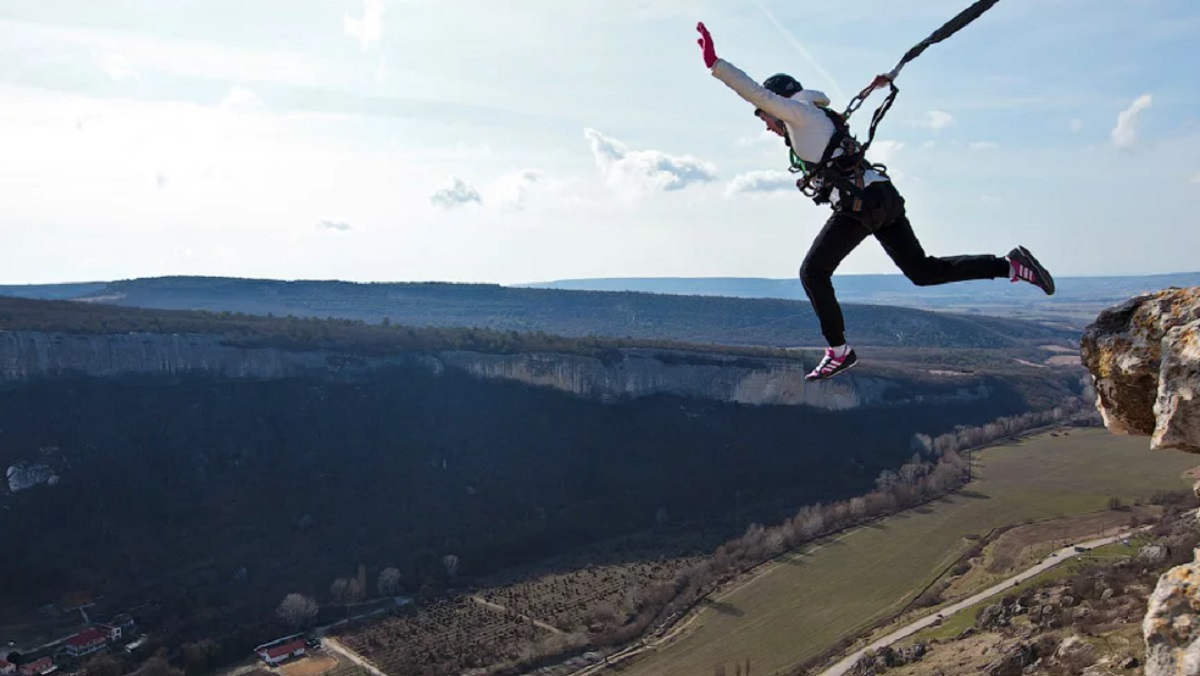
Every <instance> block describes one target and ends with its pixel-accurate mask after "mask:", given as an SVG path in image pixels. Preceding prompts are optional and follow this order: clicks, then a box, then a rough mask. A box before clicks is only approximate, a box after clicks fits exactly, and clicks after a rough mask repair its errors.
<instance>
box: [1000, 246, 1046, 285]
mask: <svg viewBox="0 0 1200 676" xmlns="http://www.w3.org/2000/svg"><path fill="white" fill-rule="evenodd" d="M1008 267H1009V269H1010V270H1011V271H1012V281H1013V282H1029V283H1030V284H1032V285H1034V286H1036V287H1037V288H1039V289H1041V290H1042V291H1045V292H1046V295H1047V296H1053V295H1054V278H1053V277H1051V276H1050V273H1049V272H1046V268H1043V267H1042V264H1041V263H1039V262H1038V259H1036V258H1034V257H1033V254H1031V253H1029V249H1026V248H1025V247H1023V246H1019V247H1017V248H1015V249H1013V250H1012V251H1010V252H1008Z"/></svg>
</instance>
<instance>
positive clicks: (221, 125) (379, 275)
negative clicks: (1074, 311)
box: [0, 0, 1200, 283]
mask: <svg viewBox="0 0 1200 676" xmlns="http://www.w3.org/2000/svg"><path fill="white" fill-rule="evenodd" d="M967 4H968V2H967V0H956V1H947V0H922V1H921V2H919V3H913V2H909V3H897V2H895V1H894V0H845V1H842V2H822V3H816V2H808V1H798V0H762V2H755V1H749V2H742V1H741V0H729V1H723V2H718V1H717V0H570V1H566V2H557V3H546V2H533V1H532V0H513V2H511V3H508V4H507V5H506V6H505V7H504V8H503V9H500V8H499V5H500V3H495V2H484V1H483V0H436V1H435V0H407V1H398V0H397V1H393V0H365V1H364V0H345V1H343V0H286V1H285V0H275V1H272V2H266V1H263V0H173V1H170V2H168V1H166V0H119V1H118V0H3V2H0V191H2V192H3V194H4V199H3V200H0V283H26V282H55V281H77V280H93V279H123V278H132V277H142V276H153V275H167V274H202V275H231V276H241V277H271V278H281V279H333V278H336V279H346V280H355V281H382V280H449V281H484V282H497V283H517V282H527V281H542V280H549V279H558V278H576V277H598V276H677V275H678V276H727V275H729V276H754V277H775V278H783V277H790V276H793V275H794V274H795V272H796V268H797V267H798V265H799V263H800V261H801V259H802V258H803V256H804V253H805V251H806V249H807V247H808V245H809V243H810V242H811V240H812V238H813V236H814V235H815V234H816V233H817V231H818V230H819V228H820V226H821V224H822V223H823V222H824V220H825V218H826V216H827V215H828V211H827V207H818V206H816V205H813V204H812V203H811V202H809V201H807V200H806V199H805V198H804V197H803V196H802V195H800V194H799V193H798V192H797V191H796V190H795V189H794V187H791V179H790V177H788V176H787V175H786V174H785V173H784V169H785V168H786V165H787V153H786V149H785V148H783V147H782V145H781V143H780V141H779V140H778V139H776V138H774V137H771V136H769V135H767V134H766V133H765V132H764V131H763V130H762V129H761V126H760V124H759V123H758V121H757V120H756V119H755V118H753V117H752V116H751V115H750V111H751V109H750V108H749V107H748V106H747V104H745V103H744V102H742V101H741V100H740V99H738V98H737V97H736V95H734V94H733V93H732V92H731V91H729V90H728V89H726V88H725V87H724V85H722V84H721V83H720V82H718V81H717V80H716V79H714V78H712V77H711V76H710V75H709V74H708V72H707V70H706V69H705V68H704V66H703V63H702V60H701V57H700V52H699V48H698V47H697V45H696V42H695V40H696V33H695V24H696V22H697V21H698V20H702V21H704V22H705V23H706V24H707V25H708V27H709V29H710V30H711V31H712V33H713V36H714V39H715V42H716V47H717V53H718V54H719V55H720V56H722V57H724V58H726V59H728V60H730V61H731V62H733V63H734V64H735V65H737V66H739V67H741V68H743V69H744V70H746V71H747V72H748V73H750V74H751V75H752V76H754V77H755V78H756V79H759V80H761V79H763V78H765V77H766V76H767V75H770V74H772V73H774V72H778V71H786V72H790V73H792V74H793V75H795V76H796V77H797V78H799V79H800V80H801V81H802V82H803V83H804V84H805V86H807V87H809V88H814V89H820V90H822V91H824V92H826V93H828V94H829V95H830V96H832V97H833V98H834V105H835V107H837V108H839V109H840V108H842V107H844V106H845V104H846V100H845V98H844V96H845V95H846V94H847V93H853V92H855V91H857V90H859V89H860V88H861V87H862V86H863V85H865V84H866V83H867V82H869V81H870V80H871V78H872V76H874V75H875V74H876V73H878V72H883V71H886V70H888V69H890V68H891V67H892V66H893V65H894V64H895V62H896V61H897V59H898V58H899V57H900V55H901V54H903V53H904V51H905V50H907V49H908V48H909V47H910V46H912V45H913V44H914V43H916V42H917V41H919V40H920V39H922V38H924V37H925V36H926V35H928V34H929V33H930V32H931V31H932V30H933V29H935V28H936V27H938V26H939V25H941V23H942V22H943V21H945V20H946V19H948V18H949V17H951V16H953V15H954V14H955V13H957V12H958V11H960V10H961V9H963V8H964V7H965V6H966V5H967ZM1198 34H1200V6H1197V5H1196V3H1195V2H1194V0H1105V1H1104V2H1096V0H1001V1H1000V3H999V4H998V5H996V7H995V8H994V9H992V10H991V11H990V12H989V13H987V14H985V15H984V16H983V17H982V18H981V19H980V20H979V21H977V22H976V23H974V24H972V25H971V26H969V27H968V28H967V29H965V30H964V31H963V32H962V33H960V34H958V35H956V36H955V37H953V38H951V40H949V41H947V42H944V43H942V44H939V45H936V46H934V47H932V48H930V49H929V50H928V51H927V52H926V53H925V54H924V55H923V56H922V57H921V58H920V59H918V60H917V61H916V62H914V63H912V64H911V65H909V66H908V67H907V68H906V69H905V71H904V72H903V74H902V75H901V77H900V79H899V80H898V82H897V84H898V85H899V87H900V89H901V93H900V97H899V99H898V101H897V103H896V105H895V107H894V108H893V109H892V111H891V113H890V114H889V116H888V118H887V120H886V121H885V122H884V124H883V126H882V128H881V130H880V133H879V136H878V139H877V141H876V145H875V148H874V153H873V154H874V159H875V160H877V161H884V162H886V163H887V164H888V166H889V167H890V168H891V170H892V173H893V176H894V178H895V181H896V183H897V185H898V186H899V187H900V189H901V190H902V192H903V193H904V194H905V196H906V199H907V201H908V207H909V214H910V218H911V220H912V221H913V223H914V226H915V228H916V231H917V233H918V235H919V236H920V237H921V238H922V240H923V242H924V244H925V247H926V249H927V251H929V252H930V253H932V254H935V255H949V254H956V253H982V252H994V253H1001V254H1002V253H1005V252H1007V251H1008V250H1009V249H1010V248H1011V247H1012V246H1013V245H1015V244H1018V243H1020V244H1024V245H1026V246H1028V247H1029V248H1030V249H1031V250H1033V251H1034V253H1035V254H1037V255H1038V256H1039V257H1040V258H1041V259H1042V261H1043V262H1044V263H1045V264H1046V265H1047V266H1048V267H1049V268H1050V269H1051V271H1052V272H1055V273H1056V274H1058V275H1060V276H1062V275H1107V274H1143V273H1155V272H1176V271H1194V270H1197V269H1200V265H1198V264H1197V255H1196V252H1197V251H1200V227H1197V226H1198V219H1197V218H1196V213H1197V211H1200V125H1198V124H1197V121H1198V118H1200V112H1197V111H1200V92H1198V91H1197V88H1196V86H1195V83H1196V82H1197V71H1198V69H1200V41H1197V40H1196V38H1195V36H1196V35H1198ZM878 100H879V99H878V98H875V99H872V101H870V102H868V106H870V105H871V104H872V103H874V102H877V101H878ZM867 112H869V111H864V112H863V113H860V114H859V116H858V117H857V118H856V119H855V125H854V126H855V129H856V131H859V132H863V131H865V123H866V121H867V119H868V115H867V114H866V113H867ZM893 271H894V268H893V267H892V265H891V263H890V261H889V260H888V259H887V258H886V257H885V256H884V255H883V253H882V251H881V250H880V248H879V247H878V245H877V244H875V243H874V242H873V241H868V242H866V243H865V244H864V245H863V247H861V248H860V249H859V250H858V251H856V252H855V253H854V254H852V255H851V256H850V257H849V258H848V259H847V260H846V262H845V263H844V265H843V267H842V268H841V270H840V271H839V272H840V273H842V274H849V273H878V272H893Z"/></svg>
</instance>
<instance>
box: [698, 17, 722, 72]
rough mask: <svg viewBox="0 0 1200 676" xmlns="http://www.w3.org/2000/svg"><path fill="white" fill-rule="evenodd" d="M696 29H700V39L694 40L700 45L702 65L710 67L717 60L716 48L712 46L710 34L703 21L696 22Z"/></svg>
mask: <svg viewBox="0 0 1200 676" xmlns="http://www.w3.org/2000/svg"><path fill="white" fill-rule="evenodd" d="M696 30H698V31H700V39H699V40H697V41H696V44H698V45H700V51H701V52H702V53H703V54H704V65H705V66H707V67H709V68H712V67H713V64H714V63H716V62H717V50H716V48H714V47H713V39H712V36H711V35H709V33H708V29H707V28H705V27H704V22H700V23H698V24H696Z"/></svg>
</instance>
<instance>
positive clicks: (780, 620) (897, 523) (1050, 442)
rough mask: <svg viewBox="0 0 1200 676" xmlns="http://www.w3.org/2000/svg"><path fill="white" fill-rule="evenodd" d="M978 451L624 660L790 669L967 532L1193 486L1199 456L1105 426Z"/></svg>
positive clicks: (686, 668) (930, 573) (684, 669)
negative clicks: (953, 482) (910, 497)
mask: <svg viewBox="0 0 1200 676" xmlns="http://www.w3.org/2000/svg"><path fill="white" fill-rule="evenodd" d="M977 458H978V459H977V464H976V467H977V476H978V477H979V478H978V479H977V480H976V481H975V482H974V483H972V484H971V485H970V486H968V487H967V488H966V489H965V490H963V491H961V492H960V493H959V494H956V495H954V496H952V497H949V498H946V499H944V500H942V501H940V502H937V503H934V504H932V505H929V506H927V507H923V508H919V509H917V510H913V511H910V512H908V513H905V514H901V515H898V516H895V517H891V518H889V519H887V520H885V521H883V522H881V523H879V524H876V525H873V526H869V527H865V528H861V529H858V530H856V531H852V532H850V533H848V534H846V535H845V536H844V537H842V538H841V539H838V540H836V541H834V542H832V543H826V544H820V545H816V546H815V547H812V548H809V551H801V552H797V553H795V554H791V555H787V556H784V557H782V558H781V559H780V560H779V561H778V562H776V563H775V564H774V565H772V566H770V567H768V568H766V569H765V570H764V572H762V573H761V574H759V575H757V576H756V577H755V578H754V579H752V580H749V581H748V582H747V583H745V584H743V585H742V586H740V587H738V588H736V589H734V590H732V591H730V592H727V593H726V594H725V595H723V596H722V597H721V598H719V599H717V601H718V602H717V603H712V604H710V605H709V606H708V607H706V608H705V609H703V610H701V611H700V612H699V613H698V615H697V616H696V617H695V618H694V620H693V621H692V622H691V623H690V624H689V625H688V629H687V631H686V632H685V633H684V634H683V635H682V636H680V638H678V639H677V640H675V641H673V642H670V643H668V644H667V645H665V646H662V647H659V648H656V649H654V650H652V651H649V652H647V653H644V654H643V656H641V657H639V658H638V659H636V660H635V661H633V662H632V663H626V664H625V665H623V668H621V669H620V670H621V671H622V673H627V674H636V675H639V676H640V675H645V676H703V675H706V674H711V673H713V670H714V668H715V667H717V666H719V665H721V664H725V665H726V666H727V667H728V669H729V671H730V673H732V671H733V665H734V664H735V663H744V662H745V660H746V658H747V657H748V658H750V661H751V664H752V668H753V674H754V676H769V675H770V674H778V673H782V672H785V671H786V670H787V669H788V668H790V667H793V666H794V665H796V664H797V663H799V662H802V661H804V660H806V659H809V658H811V657H813V656H815V655H817V654H819V653H821V652H822V651H823V650H825V649H827V648H828V647H829V646H831V645H832V644H834V643H836V642H837V641H838V640H839V639H841V638H842V637H845V636H850V635H854V634H857V633H859V632H861V631H863V630H864V629H866V628H868V627H870V626H871V625H872V624H874V623H875V622H877V621H879V620H880V619H882V618H884V617H885V616H887V615H888V614H890V613H893V612H895V611H897V610H899V609H900V608H902V607H903V606H904V605H905V604H906V603H908V601H909V600H911V597H912V596H913V595H914V594H915V593H916V592H917V591H919V590H920V589H921V588H922V587H924V586H925V584H927V583H928V582H929V581H930V580H931V579H932V578H933V577H934V576H935V575H936V574H937V573H939V572H941V570H942V569H944V568H945V567H946V566H947V565H949V564H950V563H952V562H953V561H954V560H955V559H956V558H957V557H958V556H959V555H960V554H961V553H962V552H963V551H965V550H966V548H967V547H968V545H969V543H968V541H967V540H965V539H964V536H966V535H968V534H980V535H982V534H984V533H986V532H987V531H988V530H990V529H992V528H995V527H998V526H1003V525H1009V524H1016V523H1021V522H1023V521H1025V520H1026V519H1046V518H1052V517H1060V516H1068V515H1072V514H1081V513H1085V512H1089V511H1093V510H1101V509H1104V508H1105V506H1106V504H1107V502H1108V500H1109V498H1110V497H1114V496H1115V497H1120V498H1122V499H1123V500H1124V501H1125V502H1126V503H1128V502H1132V501H1133V500H1135V499H1139V498H1147V497H1149V496H1151V495H1152V494H1153V493H1154V492H1155V491H1156V490H1159V489H1172V490H1173V489H1180V488H1187V487H1188V486H1190V482H1189V481H1188V480H1186V479H1185V478H1184V477H1183V473H1184V472H1185V471H1187V470H1189V469H1191V468H1193V467H1195V466H1196V465H1197V464H1200V456H1195V455H1190V454H1186V453H1182V452H1171V451H1151V450H1149V440H1148V439H1145V438H1131V437H1119V436H1115V435H1112V434H1110V433H1109V432H1107V431H1106V430H1075V431H1072V432H1071V433H1070V434H1069V435H1065V436H1057V437H1051V436H1050V435H1048V434H1044V435H1039V436H1036V437H1032V438H1030V439H1027V440H1023V441H1021V442H1017V443H1012V444H1008V445H1004V446H998V447H995V448H991V449H988V450H986V451H983V452H981V453H979V454H977Z"/></svg>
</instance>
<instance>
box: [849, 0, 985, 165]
mask: <svg viewBox="0 0 1200 676" xmlns="http://www.w3.org/2000/svg"><path fill="white" fill-rule="evenodd" d="M999 1H1000V0H976V2H975V3H974V4H972V5H971V6H970V7H968V8H966V9H964V10H963V11H961V12H959V13H958V15H957V16H955V17H954V18H953V19H950V20H949V21H947V22H946V23H945V25H943V26H942V27H941V28H939V29H937V30H936V31H934V32H933V33H932V34H931V35H930V36H929V37H927V38H925V39H924V40H922V41H921V42H919V43H918V44H917V45H916V46H914V47H913V48H912V49H910V50H908V51H907V52H905V54H904V56H903V58H901V59H900V62H899V63H897V64H896V67H895V68H893V69H892V72H890V73H888V74H887V75H886V76H882V75H881V76H879V77H877V78H875V80H874V81H873V82H872V83H871V84H870V85H868V86H867V88H866V89H863V90H862V91H861V92H859V93H858V96H855V97H854V99H852V100H851V101H850V105H849V106H847V108H846V112H845V113H843V114H842V117H844V118H845V119H846V120H847V121H849V120H850V116H851V115H852V114H854V112H855V111H857V110H858V109H859V107H860V106H862V104H863V102H864V101H866V100H867V97H868V96H870V95H871V92H873V91H875V90H876V89H878V88H879V87H882V86H883V84H884V83H885V82H886V83H887V85H888V86H889V87H890V88H891V91H890V92H889V93H888V96H887V99H885V100H884V102H883V104H882V105H880V107H879V108H878V109H877V110H876V111H875V114H874V115H873V116H872V117H871V129H870V132H869V134H868V136H867V142H866V143H864V144H863V150H864V152H865V151H866V149H867V148H868V147H870V145H871V142H872V141H873V140H875V128H876V127H878V126H879V123H880V122H881V121H882V120H883V116H884V115H886V114H887V112H888V110H889V109H890V108H891V107H892V103H893V102H894V101H895V100H896V95H897V94H899V93H900V90H899V89H897V88H896V83H895V80H896V76H898V75H899V74H900V70H901V69H903V68H904V66H905V65H907V64H908V62H910V61H912V60H913V59H915V58H917V57H918V56H920V55H921V53H922V52H924V51H925V50H926V49H928V48H929V47H930V46H932V45H935V44H937V43H939V42H941V41H943V40H945V39H946V38H948V37H950V36H951V35H954V34H955V33H957V32H958V31H960V30H962V29H963V28H965V27H966V26H967V24H969V23H971V22H972V21H974V20H975V19H978V18H979V17H980V16H982V15H983V13H984V12H986V11H988V10H989V9H991V8H992V7H993V6H994V5H995V4H996V3H997V2H999Z"/></svg>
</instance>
